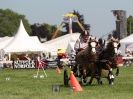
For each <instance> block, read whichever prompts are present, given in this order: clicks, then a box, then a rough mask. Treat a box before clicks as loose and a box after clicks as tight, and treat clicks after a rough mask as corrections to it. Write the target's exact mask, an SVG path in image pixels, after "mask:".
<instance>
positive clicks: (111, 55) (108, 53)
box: [90, 38, 120, 85]
mask: <svg viewBox="0 0 133 99" xmlns="http://www.w3.org/2000/svg"><path fill="white" fill-rule="evenodd" d="M119 47H120V43H119V40H118V39H114V38H111V39H110V40H109V41H108V43H107V46H106V48H105V49H103V50H102V51H101V53H100V54H98V61H97V63H96V65H97V67H98V71H99V72H98V73H99V76H100V77H101V71H102V69H105V70H108V71H109V73H108V77H107V78H108V80H109V84H111V85H112V84H113V82H114V75H113V72H112V69H114V68H116V69H117V71H116V76H118V74H119V67H118V65H117V64H116V60H115V59H116V57H117V52H118V49H119ZM92 79H93V78H92ZM92 79H91V81H90V82H92Z"/></svg>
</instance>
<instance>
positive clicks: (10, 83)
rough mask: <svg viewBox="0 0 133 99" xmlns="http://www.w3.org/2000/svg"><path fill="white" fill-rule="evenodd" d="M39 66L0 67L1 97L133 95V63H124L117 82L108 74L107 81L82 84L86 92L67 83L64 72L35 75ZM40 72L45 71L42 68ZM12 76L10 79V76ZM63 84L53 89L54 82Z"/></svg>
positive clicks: (117, 98) (108, 98) (129, 98)
mask: <svg viewBox="0 0 133 99" xmlns="http://www.w3.org/2000/svg"><path fill="white" fill-rule="evenodd" d="M36 72H37V70H35V69H14V70H12V69H0V99H133V67H126V68H125V67H121V68H120V75H119V76H118V77H116V79H115V83H114V85H113V86H110V85H109V84H108V82H107V80H106V79H105V78H103V79H102V80H103V82H104V84H103V85H98V84H97V83H96V81H94V82H93V84H92V85H91V86H82V88H83V90H84V91H83V92H78V93H75V92H73V91H72V89H71V88H70V87H69V86H68V87H65V86H63V70H62V74H57V73H56V71H55V70H54V69H48V70H46V73H47V75H48V77H47V78H43V79H40V78H33V75H34V74H36ZM39 74H43V72H42V71H41V70H40V72H39ZM8 77H9V78H10V80H6V78H8ZM55 84H58V85H61V89H60V92H58V93H56V92H52V85H55Z"/></svg>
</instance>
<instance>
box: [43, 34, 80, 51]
mask: <svg viewBox="0 0 133 99" xmlns="http://www.w3.org/2000/svg"><path fill="white" fill-rule="evenodd" d="M79 36H80V33H72V34H66V35H64V36H61V37H58V38H56V39H53V40H50V41H47V42H45V43H43V46H44V47H46V48H47V49H46V50H47V51H49V52H50V53H52V52H56V53H57V51H58V49H65V50H66V52H67V53H69V52H70V51H71V50H73V47H74V44H71V43H72V42H73V43H75V42H76V40H77V39H78V38H79ZM72 46H73V47H72Z"/></svg>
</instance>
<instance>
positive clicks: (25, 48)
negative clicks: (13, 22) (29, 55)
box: [3, 20, 44, 53]
mask: <svg viewBox="0 0 133 99" xmlns="http://www.w3.org/2000/svg"><path fill="white" fill-rule="evenodd" d="M3 50H4V51H5V53H21V52H42V51H44V48H43V47H42V45H41V43H40V42H39V39H38V38H37V37H33V38H31V37H30V36H29V35H28V33H27V32H26V30H25V28H24V26H23V22H22V20H21V21H20V26H19V28H18V31H17V33H16V35H15V36H14V38H13V39H12V40H11V41H10V42H9V43H8V44H7V45H6V46H5V47H4V48H3Z"/></svg>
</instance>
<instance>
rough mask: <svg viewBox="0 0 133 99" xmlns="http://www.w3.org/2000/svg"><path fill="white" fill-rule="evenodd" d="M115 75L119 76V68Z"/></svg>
mask: <svg viewBox="0 0 133 99" xmlns="http://www.w3.org/2000/svg"><path fill="white" fill-rule="evenodd" d="M115 75H116V76H118V75H119V67H117V69H116V73H115Z"/></svg>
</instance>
